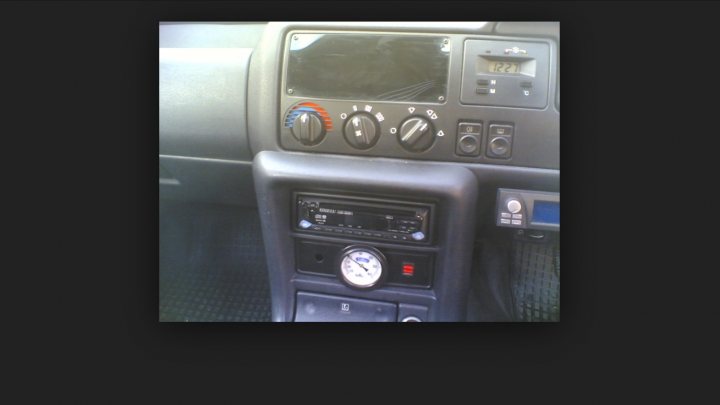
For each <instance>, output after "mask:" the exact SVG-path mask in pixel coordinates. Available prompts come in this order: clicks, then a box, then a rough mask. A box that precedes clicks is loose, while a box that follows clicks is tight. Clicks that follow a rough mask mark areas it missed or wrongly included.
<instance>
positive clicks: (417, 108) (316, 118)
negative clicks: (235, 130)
mask: <svg viewBox="0 0 720 405" xmlns="http://www.w3.org/2000/svg"><path fill="white" fill-rule="evenodd" d="M336 124H337V125H336ZM453 127H454V125H452V124H451V121H450V120H448V119H445V118H444V117H442V115H441V114H440V113H439V112H438V111H437V109H436V108H433V107H429V106H427V105H425V106H423V105H413V104H396V103H392V104H390V103H353V102H343V101H327V102H324V103H322V104H321V102H310V101H301V102H299V103H295V104H293V105H291V106H290V107H289V108H288V109H287V111H286V112H285V114H284V117H283V126H282V128H281V139H280V141H281V144H282V146H283V147H285V148H287V149H300V150H313V151H318V152H336V153H347V152H348V151H351V152H359V153H362V152H363V151H382V152H380V153H374V154H376V155H380V156H382V155H387V154H388V153H389V155H390V156H392V155H393V152H395V153H396V154H397V153H400V154H404V155H407V154H410V155H417V154H422V153H423V152H426V151H428V150H430V149H433V148H435V147H436V145H437V147H438V148H451V149H453V150H454V140H453V139H451V138H452V137H450V136H446V135H447V134H450V133H452V131H451V129H453ZM443 138H444V139H443Z"/></svg>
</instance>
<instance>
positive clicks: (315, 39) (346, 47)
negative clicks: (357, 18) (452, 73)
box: [285, 33, 450, 103]
mask: <svg viewBox="0 0 720 405" xmlns="http://www.w3.org/2000/svg"><path fill="white" fill-rule="evenodd" d="M289 42H290V44H289V52H288V64H287V75H286V78H287V80H286V89H285V90H286V92H287V93H288V94H292V95H293V96H297V97H308V98H327V99H341V100H342V99H344V100H362V101H404V102H426V103H440V102H443V101H444V100H445V99H446V98H447V82H448V68H449V61H450V45H449V39H448V38H447V37H440V36H415V35H383V34H307V33H306V34H302V33H299V34H291V36H290V38H289ZM291 90H292V91H291Z"/></svg>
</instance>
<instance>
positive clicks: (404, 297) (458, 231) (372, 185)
mask: <svg viewBox="0 0 720 405" xmlns="http://www.w3.org/2000/svg"><path fill="white" fill-rule="evenodd" d="M253 171H254V177H255V184H256V188H257V190H256V192H257V195H258V204H259V210H260V213H261V218H262V226H263V237H264V239H265V244H266V246H272V247H273V248H272V250H270V249H268V256H267V260H268V266H269V270H270V284H271V289H272V290H273V291H272V293H273V300H272V306H273V320H275V321H293V320H296V321H297V320H300V321H329V320H348V321H349V320H365V321H378V320H386V321H403V320H413V321H417V320H420V321H432V320H445V321H448V320H450V321H452V320H455V321H460V320H463V319H464V315H465V306H466V296H467V294H466V292H467V288H468V280H469V272H470V267H471V259H472V243H473V239H474V226H475V225H474V224H475V206H476V203H477V182H476V180H475V176H473V174H472V173H471V172H470V171H469V170H467V169H465V168H463V167H457V166H445V165H438V166H432V165H431V166H428V165H424V164H422V163H419V162H418V163H414V162H402V161H397V160H392V159H378V160H375V161H374V162H373V165H372V170H368V166H367V163H366V162H363V161H358V160H357V159H354V158H350V157H344V156H332V155H325V156H311V155H307V154H288V153H281V152H272V151H264V152H261V153H259V154H258V155H257V156H256V158H255V161H254V164H253ZM378 196H382V198H378ZM440 303H441V305H440ZM408 317H410V318H408ZM406 318H408V319H406Z"/></svg>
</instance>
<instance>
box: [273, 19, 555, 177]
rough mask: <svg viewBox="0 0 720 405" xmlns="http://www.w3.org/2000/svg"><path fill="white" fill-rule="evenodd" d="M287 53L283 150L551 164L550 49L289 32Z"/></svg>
mask: <svg viewBox="0 0 720 405" xmlns="http://www.w3.org/2000/svg"><path fill="white" fill-rule="evenodd" d="M285 46H286V48H285V57H286V61H285V62H284V65H283V71H282V80H281V83H280V88H279V91H280V97H279V111H278V113H279V116H280V119H279V121H280V131H279V139H278V141H279V142H278V144H279V146H280V147H281V148H282V149H284V150H289V151H302V152H316V153H333V154H344V155H358V156H371V157H388V158H401V159H418V160H435V161H455V162H465V163H484V164H501V165H513V166H530V167H545V168H556V166H557V165H558V163H557V162H558V155H559V152H558V149H559V148H558V147H557V145H558V141H559V111H557V110H555V109H554V107H550V106H548V103H547V100H548V99H549V97H550V96H552V94H551V92H550V91H549V88H551V86H552V85H553V84H554V80H553V78H552V77H553V76H552V75H553V74H555V73H556V70H557V68H556V66H555V64H556V61H555V59H554V55H555V52H556V47H555V44H554V43H553V42H552V41H548V40H543V39H527V38H526V39H523V40H520V38H518V39H517V40H516V39H512V38H500V37H497V38H481V37H480V36H478V37H469V36H465V35H454V34H443V35H434V34H423V35H420V34H388V33H372V32H367V33H360V32H329V31H328V32H309V31H307V32H306V31H292V32H289V33H287V35H286V43H285ZM410 66H412V67H413V68H412V69H411V68H410Z"/></svg>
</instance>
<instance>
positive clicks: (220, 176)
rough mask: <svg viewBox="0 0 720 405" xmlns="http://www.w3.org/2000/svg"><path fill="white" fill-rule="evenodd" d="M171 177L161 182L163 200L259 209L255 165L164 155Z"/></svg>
mask: <svg viewBox="0 0 720 405" xmlns="http://www.w3.org/2000/svg"><path fill="white" fill-rule="evenodd" d="M160 166H161V167H162V168H163V169H164V171H165V172H166V173H168V174H169V176H170V177H161V178H160V179H159V187H160V190H159V192H160V198H161V199H173V200H182V201H195V202H207V203H218V204H234V205H244V206H250V207H252V206H255V204H256V200H255V193H254V187H253V181H252V163H251V162H247V161H236V160H222V159H207V158H195V157H187V156H168V155H160Z"/></svg>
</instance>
